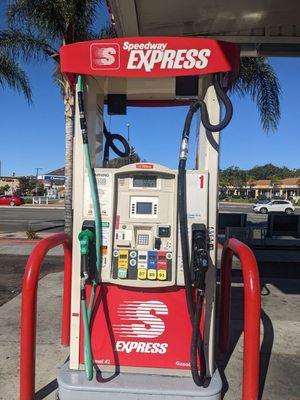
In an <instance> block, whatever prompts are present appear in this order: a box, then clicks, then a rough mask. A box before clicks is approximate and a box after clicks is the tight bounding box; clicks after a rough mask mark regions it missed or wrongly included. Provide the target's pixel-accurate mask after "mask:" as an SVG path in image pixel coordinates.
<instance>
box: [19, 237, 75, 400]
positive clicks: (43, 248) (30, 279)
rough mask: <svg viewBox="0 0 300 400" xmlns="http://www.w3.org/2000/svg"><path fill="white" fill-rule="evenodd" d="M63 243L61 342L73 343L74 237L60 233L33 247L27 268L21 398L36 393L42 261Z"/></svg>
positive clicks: (22, 334) (29, 396) (22, 328)
mask: <svg viewBox="0 0 300 400" xmlns="http://www.w3.org/2000/svg"><path fill="white" fill-rule="evenodd" d="M60 245H63V248H64V288H63V307H62V327H61V343H62V344H63V345H66V346H67V345H69V343H70V312H71V266H72V265H71V264H72V246H71V239H70V237H69V236H68V235H66V234H65V233H58V234H55V235H52V236H50V237H48V238H46V239H43V240H41V241H40V242H39V243H38V244H37V245H36V246H35V248H34V249H33V251H32V253H31V255H30V257H29V259H28V261H27V264H26V268H25V273H24V277H23V289H22V305H21V349H20V400H32V399H34V396H35V349H36V309H37V289H38V279H39V274H40V269H41V265H42V262H43V260H44V258H45V256H46V254H47V253H48V251H49V250H51V249H53V248H54V247H57V246H60Z"/></svg>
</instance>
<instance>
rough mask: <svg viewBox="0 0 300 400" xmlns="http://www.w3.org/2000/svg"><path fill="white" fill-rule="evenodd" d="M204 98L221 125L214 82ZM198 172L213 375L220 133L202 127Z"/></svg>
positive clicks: (209, 357) (207, 345)
mask: <svg viewBox="0 0 300 400" xmlns="http://www.w3.org/2000/svg"><path fill="white" fill-rule="evenodd" d="M203 98H204V101H205V103H206V105H207V109H208V112H209V118H210V122H211V123H212V124H213V125H215V124H218V123H219V122H220V105H219V102H218V99H217V96H216V92H215V89H214V87H213V85H212V83H211V78H210V77H207V78H204V80H203ZM196 168H197V169H199V170H207V171H208V176H209V193H208V204H209V207H208V210H209V211H208V230H209V237H210V246H211V249H210V251H209V254H210V267H209V270H208V272H207V276H206V282H207V286H206V315H205V329H206V331H205V351H206V354H207V360H208V366H207V370H208V371H207V372H209V373H210V374H211V375H212V374H213V372H214V369H215V360H214V347H215V306H216V304H215V298H216V266H217V249H218V238H217V229H218V227H217V223H218V221H217V213H218V174H219V133H212V132H208V131H206V129H205V128H204V126H203V125H202V124H201V125H200V130H199V137H198V153H197V155H196Z"/></svg>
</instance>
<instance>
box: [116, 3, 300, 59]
mask: <svg viewBox="0 0 300 400" xmlns="http://www.w3.org/2000/svg"><path fill="white" fill-rule="evenodd" d="M108 3H109V5H110V9H111V13H112V17H113V19H114V22H115V26H116V31H117V34H118V36H119V37H121V36H147V35H149V36H151V35H161V36H172V35H173V36H203V37H210V38H215V39H219V40H227V41H231V42H233V43H238V44H240V45H241V49H242V54H243V55H248V56H251V55H252V56H256V55H266V56H298V55H300V1H297V0H285V1H282V0H272V1H270V0H251V1H250V0H226V1H225V0H213V1H212V0H185V1H183V0H163V1H162V0H151V1H149V0H126V1H124V0H109V1H108Z"/></svg>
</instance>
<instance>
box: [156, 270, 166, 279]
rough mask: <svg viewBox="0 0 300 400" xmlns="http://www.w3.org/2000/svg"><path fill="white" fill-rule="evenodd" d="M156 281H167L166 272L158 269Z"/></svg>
mask: <svg viewBox="0 0 300 400" xmlns="http://www.w3.org/2000/svg"><path fill="white" fill-rule="evenodd" d="M157 279H158V280H160V281H165V280H166V279H167V271H166V270H164V269H159V270H158V271H157Z"/></svg>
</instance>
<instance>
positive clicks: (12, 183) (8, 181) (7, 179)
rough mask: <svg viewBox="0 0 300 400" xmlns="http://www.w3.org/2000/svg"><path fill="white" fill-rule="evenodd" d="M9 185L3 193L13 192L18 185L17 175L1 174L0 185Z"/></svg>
mask: <svg viewBox="0 0 300 400" xmlns="http://www.w3.org/2000/svg"><path fill="white" fill-rule="evenodd" d="M3 186H9V189H7V190H6V191H5V194H12V193H14V192H15V191H16V190H17V189H18V187H19V177H18V176H1V177H0V187H3Z"/></svg>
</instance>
